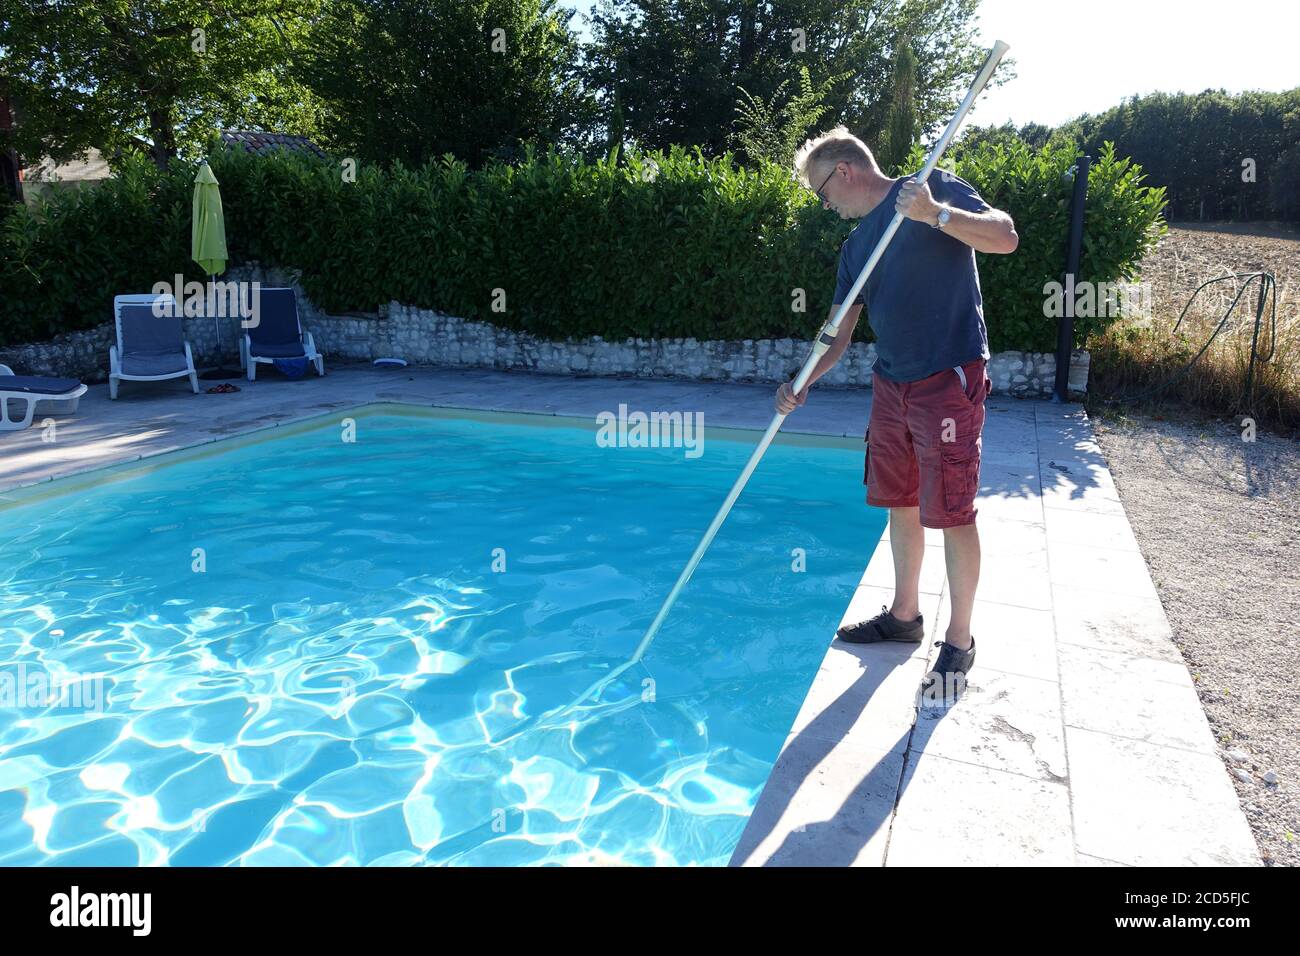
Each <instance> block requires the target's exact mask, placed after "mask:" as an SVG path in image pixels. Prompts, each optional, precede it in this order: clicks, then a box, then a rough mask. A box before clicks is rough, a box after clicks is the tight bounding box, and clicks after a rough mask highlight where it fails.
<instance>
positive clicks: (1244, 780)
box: [1094, 413, 1300, 866]
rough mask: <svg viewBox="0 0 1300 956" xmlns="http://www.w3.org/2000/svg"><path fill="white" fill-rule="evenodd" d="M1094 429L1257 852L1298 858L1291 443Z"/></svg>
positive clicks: (1188, 426) (1299, 529) (1299, 531)
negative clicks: (1273, 779) (1267, 777)
mask: <svg viewBox="0 0 1300 956" xmlns="http://www.w3.org/2000/svg"><path fill="white" fill-rule="evenodd" d="M1094 424H1095V426H1096V431H1097V440H1098V442H1099V443H1100V444H1101V447H1102V450H1103V451H1104V452H1105V455H1106V460H1107V461H1108V462H1109V464H1110V467H1111V471H1112V473H1113V474H1114V476H1115V481H1116V483H1117V485H1118V486H1119V490H1120V497H1121V498H1122V500H1123V502H1124V507H1125V508H1126V509H1127V511H1128V515H1129V519H1130V521H1131V522H1132V524H1133V529H1134V532H1135V533H1136V535H1137V539H1138V543H1139V544H1140V545H1141V547H1142V553H1143V555H1144V556H1145V557H1146V561H1147V565H1148V566H1149V567H1150V569H1151V576H1152V577H1153V578H1154V579H1155V583H1156V588H1157V589H1158V590H1159V593H1160V600H1161V603H1162V604H1163V605H1164V608H1165V613H1166V614H1167V615H1168V617H1169V622H1170V624H1171V625H1172V626H1173V632H1174V641H1175V643H1177V645H1178V647H1179V649H1180V650H1181V651H1182V654H1183V658H1184V659H1185V660H1186V661H1187V665H1188V667H1189V669H1190V670H1191V673H1192V677H1193V679H1194V680H1195V682H1196V687H1197V690H1198V693H1199V694H1200V698H1201V702H1202V704H1203V705H1204V707H1205V713H1206V715H1207V716H1208V717H1209V720H1210V727H1211V729H1212V730H1213V731H1214V734H1215V737H1216V738H1217V739H1218V742H1219V748H1220V754H1221V755H1222V757H1223V761H1224V772H1225V773H1228V774H1229V775H1230V777H1231V779H1232V781H1233V785H1234V786H1235V787H1236V788H1237V795H1238V797H1239V798H1240V799H1241V803H1242V807H1243V808H1244V809H1245V812H1246V818H1247V819H1248V820H1249V821H1250V826H1251V829H1252V830H1253V832H1254V834H1255V840H1256V842H1257V843H1258V844H1259V849H1260V853H1261V855H1262V856H1263V858H1264V860H1265V862H1266V863H1267V864H1270V865H1275V866H1296V865H1300V836H1298V834H1300V822H1298V821H1300V759H1298V758H1300V681H1297V673H1296V667H1297V662H1298V661H1300V654H1298V653H1297V651H1298V650H1300V442H1294V441H1289V440H1287V439H1284V438H1279V437H1277V436H1274V435H1269V434H1265V433H1260V434H1259V435H1258V436H1257V440H1256V441H1255V442H1253V443H1250V442H1245V441H1243V440H1242V436H1241V432H1240V431H1239V430H1237V429H1235V428H1233V427H1232V426H1231V425H1229V424H1225V423H1222V422H1212V421H1197V420H1194V419H1191V418H1183V419H1180V420H1178V421H1174V420H1170V418H1169V417H1163V418H1162V417H1155V416H1152V415H1138V414H1133V413H1128V414H1124V415H1118V416H1117V415H1108V416H1107V417H1105V418H1102V419H1100V420H1094ZM1270 772H1271V773H1273V774H1276V782H1275V783H1270V782H1267V781H1266V780H1265V774H1266V773H1270Z"/></svg>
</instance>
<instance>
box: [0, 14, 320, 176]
mask: <svg viewBox="0 0 1300 956" xmlns="http://www.w3.org/2000/svg"><path fill="white" fill-rule="evenodd" d="M318 5H319V0H221V2H214V0H9V2H8V3H7V4H6V5H5V7H4V12H3V13H0V49H3V50H4V52H5V56H4V57H3V58H2V59H0V88H2V89H4V90H5V91H6V92H8V93H9V94H10V95H12V97H13V99H14V101H15V112H16V113H17V116H18V122H17V124H16V125H15V127H14V128H13V129H12V130H9V131H5V132H4V133H0V136H3V139H0V144H3V145H5V146H9V147H12V148H13V149H15V150H16V151H17V152H18V154H19V155H20V156H22V157H23V158H24V160H25V161H28V162H33V161H35V160H37V159H39V158H40V157H42V156H50V157H52V158H53V159H55V160H56V161H60V162H62V161H66V160H69V159H72V158H74V157H76V156H83V155H85V153H86V151H87V150H88V149H89V148H91V147H96V148H98V149H100V150H101V151H103V152H104V153H105V154H106V155H108V156H109V157H110V158H111V157H112V156H113V154H114V153H115V152H118V151H120V150H123V149H140V150H144V151H146V152H147V153H148V154H149V155H150V156H151V157H152V159H153V161H154V162H155V163H156V164H157V165H158V166H159V167H160V168H162V167H165V166H166V165H167V162H168V160H169V159H170V158H171V157H173V156H175V155H177V153H178V152H180V151H185V150H195V151H197V150H198V149H199V148H201V146H202V144H203V143H204V142H205V141H206V140H208V139H209V138H210V137H211V135H212V133H213V132H214V131H215V130H216V129H219V128H222V127H231V126H253V127H258V126H269V127H270V128H272V129H274V130H275V131H277V132H285V133H298V134H302V135H311V134H312V133H313V132H314V127H315V117H316V111H315V106H314V104H313V103H312V102H311V98H310V96H309V95H307V94H306V92H305V91H304V90H303V89H302V88H301V87H300V86H298V85H297V84H296V83H294V81H293V80H292V78H291V76H290V69H289V55H290V52H291V50H292V48H293V46H294V44H295V43H296V42H297V40H298V39H299V37H300V36H301V33H302V30H303V29H304V27H305V25H306V22H307V18H308V17H309V16H311V15H312V14H313V13H314V12H315V11H316V9H317V8H318Z"/></svg>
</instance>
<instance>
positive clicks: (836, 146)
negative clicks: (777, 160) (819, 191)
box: [794, 126, 879, 189]
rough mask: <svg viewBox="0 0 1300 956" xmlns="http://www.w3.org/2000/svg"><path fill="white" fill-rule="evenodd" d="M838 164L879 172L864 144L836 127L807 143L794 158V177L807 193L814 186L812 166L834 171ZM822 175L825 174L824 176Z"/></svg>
mask: <svg viewBox="0 0 1300 956" xmlns="http://www.w3.org/2000/svg"><path fill="white" fill-rule="evenodd" d="M840 163H856V164H857V165H859V166H865V167H867V168H868V169H878V168H879V167H878V166H877V165H876V157H874V156H873V155H871V150H870V149H868V148H867V144H866V143H864V142H862V140H860V139H858V138H857V137H856V136H854V135H853V134H852V133H850V132H849V131H848V129H847V128H846V127H844V126H837V127H835V128H834V129H832V130H829V131H828V132H825V133H822V134H821V135H820V136H815V137H813V138H812V139H810V140H806V141H805V142H804V144H803V145H802V146H800V147H799V149H798V151H796V152H795V154H794V173H795V176H797V177H798V179H799V181H800V182H801V183H803V184H804V185H805V186H807V187H808V188H809V189H815V188H816V185H815V184H814V183H812V182H811V181H810V176H811V170H812V169H813V167H814V166H820V167H821V168H822V169H826V167H831V168H834V167H835V166H837V165H838V164H840ZM823 175H824V174H823Z"/></svg>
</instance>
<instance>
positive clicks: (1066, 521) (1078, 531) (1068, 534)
mask: <svg viewBox="0 0 1300 956" xmlns="http://www.w3.org/2000/svg"><path fill="white" fill-rule="evenodd" d="M1043 520H1044V522H1045V523H1046V525H1047V540H1048V541H1052V542H1057V543H1059V544H1064V545H1074V544H1082V545H1089V546H1092V547H1100V548H1115V549H1117V550H1120V551H1137V550H1138V543H1137V538H1136V537H1135V536H1134V534H1133V527H1132V525H1130V524H1129V520H1128V516H1127V515H1125V514H1123V513H1122V512H1121V513H1117V514H1098V513H1096V512H1088V511H1083V510H1078V509H1073V508H1055V507H1047V508H1044V509H1043Z"/></svg>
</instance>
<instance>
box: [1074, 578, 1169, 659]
mask: <svg viewBox="0 0 1300 956" xmlns="http://www.w3.org/2000/svg"><path fill="white" fill-rule="evenodd" d="M1052 600H1053V605H1054V606H1053V616H1054V617H1055V621H1056V639H1057V641H1058V642H1059V643H1060V644H1062V645H1065V644H1078V645H1080V646H1082V647H1093V648H1098V649H1101V650H1109V651H1122V652H1123V653H1126V654H1131V655H1133V656H1135V657H1150V658H1153V659H1155V660H1161V661H1172V662H1176V663H1179V664H1181V663H1182V662H1183V657H1182V654H1180V653H1179V651H1178V648H1177V647H1176V646H1175V645H1174V634H1173V629H1172V628H1171V627H1170V626H1169V620H1168V619H1167V618H1166V617H1165V611H1164V608H1163V607H1162V606H1161V604H1160V599H1159V598H1156V597H1150V598H1128V599H1127V600H1125V601H1123V602H1117V601H1116V600H1115V596H1114V595H1113V594H1111V593H1110V592H1108V591H1099V590H1096V589H1093V588H1075V587H1067V586H1064V585H1060V584H1055V585H1053V586H1052Z"/></svg>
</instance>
